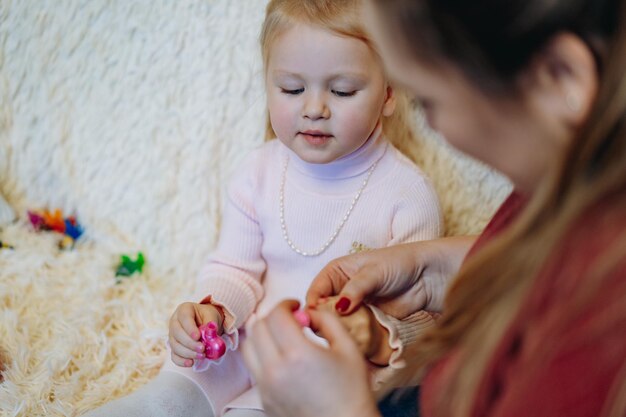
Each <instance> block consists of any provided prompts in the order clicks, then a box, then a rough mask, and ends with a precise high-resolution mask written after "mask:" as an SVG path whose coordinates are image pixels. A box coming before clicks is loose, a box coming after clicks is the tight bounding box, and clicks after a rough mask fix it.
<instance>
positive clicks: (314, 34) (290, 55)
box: [268, 24, 379, 73]
mask: <svg viewBox="0 0 626 417" xmlns="http://www.w3.org/2000/svg"><path fill="white" fill-rule="evenodd" d="M269 52H270V53H269V62H268V66H269V68H268V69H270V70H276V71H282V72H316V71H320V70H324V71H328V70H329V69H334V70H335V71H336V72H344V71H348V72H366V73H367V72H369V71H370V69H371V68H372V67H377V66H379V62H378V59H377V56H376V54H375V53H374V51H373V50H372V49H371V47H370V46H369V45H368V44H367V43H366V42H364V41H363V40H361V39H359V38H356V37H351V36H346V35H341V34H338V33H336V32H333V31H330V30H328V29H324V28H322V27H318V26H313V25H306V24H294V25H293V26H291V27H290V28H288V29H286V30H284V31H283V32H282V33H280V34H279V35H278V36H277V37H276V39H275V40H274V41H273V42H272V44H271V46H270V51H269Z"/></svg>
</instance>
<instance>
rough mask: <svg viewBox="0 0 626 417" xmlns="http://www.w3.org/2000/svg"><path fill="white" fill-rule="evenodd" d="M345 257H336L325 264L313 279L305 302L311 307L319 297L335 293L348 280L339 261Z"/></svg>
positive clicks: (315, 304) (348, 277) (317, 301)
mask: <svg viewBox="0 0 626 417" xmlns="http://www.w3.org/2000/svg"><path fill="white" fill-rule="evenodd" d="M344 259H345V258H340V259H336V260H334V261H332V262H330V263H329V264H327V265H326V266H325V267H324V268H322V270H321V271H320V272H319V273H318V274H317V276H316V277H315V278H314V279H313V282H312V283H311V285H310V286H309V290H308V291H307V294H306V304H307V305H308V306H311V307H315V306H317V304H318V303H319V299H320V298H326V297H330V296H333V295H336V294H338V293H339V291H341V289H342V288H343V286H344V285H345V284H346V283H347V282H348V281H349V280H350V278H351V277H350V276H349V275H348V274H346V273H345V272H344V271H343V269H342V268H341V262H342V261H343V260H344Z"/></svg>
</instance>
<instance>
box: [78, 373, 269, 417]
mask: <svg viewBox="0 0 626 417" xmlns="http://www.w3.org/2000/svg"><path fill="white" fill-rule="evenodd" d="M83 417H215V415H214V414H213V412H212V410H211V405H210V404H209V402H208V400H207V398H206V396H205V395H204V393H203V392H202V390H201V389H200V388H199V387H198V386H197V385H196V384H195V383H194V382H193V381H191V380H189V379H188V378H186V377H185V376H183V375H180V374H178V373H176V372H161V373H160V374H159V375H158V376H157V377H156V378H155V379H154V380H153V381H151V382H149V383H148V384H146V385H145V386H143V387H141V388H139V389H138V390H137V391H135V392H133V393H132V394H130V395H128V396H126V397H122V398H119V399H117V400H115V401H111V402H109V403H106V404H104V405H103V406H102V407H100V408H97V409H95V410H92V411H90V412H88V413H87V414H84V416H83ZM224 417H265V413H264V412H262V411H259V410H229V411H228V412H226V413H225V414H224Z"/></svg>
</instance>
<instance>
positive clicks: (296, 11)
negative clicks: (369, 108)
mask: <svg viewBox="0 0 626 417" xmlns="http://www.w3.org/2000/svg"><path fill="white" fill-rule="evenodd" d="M361 5H362V2H361V1H360V0H271V1H270V2H269V3H268V5H267V9H266V13H265V20H264V22H263V27H262V29H261V36H260V42H261V55H262V57H263V67H264V68H265V69H267V64H268V61H269V58H270V54H271V48H272V44H273V43H274V40H275V39H276V38H277V37H278V36H280V35H281V34H282V33H283V32H284V31H286V30H287V29H289V28H290V27H292V26H293V25H295V24H297V23H304V24H308V25H314V26H318V27H321V28H324V29H327V30H329V31H331V32H334V33H336V34H338V35H341V36H347V37H351V38H356V39H359V40H361V41H363V42H365V43H366V44H367V46H368V47H369V48H370V50H371V51H372V52H373V53H374V54H375V55H376V57H377V58H378V59H380V57H379V55H378V53H377V52H376V50H375V48H374V46H373V44H372V43H371V41H370V38H369V35H368V34H367V32H366V30H365V27H364V26H363V24H362V19H361V17H360V16H361V15H360V9H361ZM381 65H382V64H381ZM394 94H395V98H396V108H395V110H394V112H393V114H392V115H391V116H389V117H386V118H384V120H383V132H384V134H385V137H386V138H387V140H389V142H391V143H392V144H393V145H394V146H395V147H396V148H397V149H398V150H399V151H400V152H402V153H403V154H404V155H406V156H407V157H409V159H411V160H412V161H414V162H415V161H416V160H417V143H416V140H415V131H414V129H413V125H412V117H411V116H412V109H411V105H410V101H409V100H408V98H407V97H406V95H405V94H403V93H402V92H400V91H399V90H397V89H394ZM274 138H276V133H275V132H274V129H273V128H272V125H271V123H270V119H269V116H268V117H267V123H266V129H265V140H271V139H274Z"/></svg>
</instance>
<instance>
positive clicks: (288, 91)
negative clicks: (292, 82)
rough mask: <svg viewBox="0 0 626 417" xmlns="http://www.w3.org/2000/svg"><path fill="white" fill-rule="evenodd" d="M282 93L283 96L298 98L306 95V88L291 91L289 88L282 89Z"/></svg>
mask: <svg viewBox="0 0 626 417" xmlns="http://www.w3.org/2000/svg"><path fill="white" fill-rule="evenodd" d="M280 92H281V93H283V94H289V95H292V96H296V95H298V94H302V93H304V88H295V89H289V88H282V87H281V88H280Z"/></svg>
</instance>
